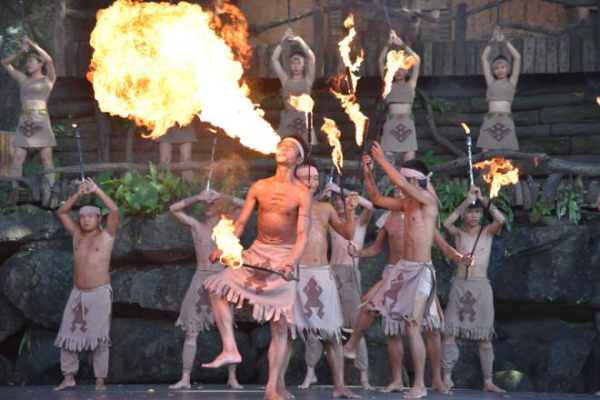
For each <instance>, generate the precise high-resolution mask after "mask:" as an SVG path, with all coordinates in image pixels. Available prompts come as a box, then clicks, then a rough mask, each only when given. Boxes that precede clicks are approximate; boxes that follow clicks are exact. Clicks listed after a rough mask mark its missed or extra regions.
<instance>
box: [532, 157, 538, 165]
mask: <svg viewBox="0 0 600 400" xmlns="http://www.w3.org/2000/svg"><path fill="white" fill-rule="evenodd" d="M538 164H539V160H538V158H537V156H535V157H533V165H534V166H535V167H537V166H538Z"/></svg>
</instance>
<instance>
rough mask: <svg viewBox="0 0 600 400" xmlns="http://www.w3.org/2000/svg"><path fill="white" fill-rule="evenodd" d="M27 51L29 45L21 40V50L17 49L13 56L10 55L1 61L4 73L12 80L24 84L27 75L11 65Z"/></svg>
mask: <svg viewBox="0 0 600 400" xmlns="http://www.w3.org/2000/svg"><path fill="white" fill-rule="evenodd" d="M28 49H29V45H28V44H27V43H26V42H25V40H23V45H22V46H21V48H20V49H19V51H18V52H16V53H15V54H12V55H10V56H8V57H6V58H4V59H3V60H2V66H3V67H4V69H5V70H6V72H8V74H9V75H10V76H11V77H12V78H13V79H14V80H16V81H18V82H25V81H26V80H27V75H25V74H24V73H22V72H21V71H19V70H17V69H16V68H15V67H14V66H13V63H14V62H15V60H16V59H17V57H19V56H20V55H22V54H25V53H26V52H27V50H28Z"/></svg>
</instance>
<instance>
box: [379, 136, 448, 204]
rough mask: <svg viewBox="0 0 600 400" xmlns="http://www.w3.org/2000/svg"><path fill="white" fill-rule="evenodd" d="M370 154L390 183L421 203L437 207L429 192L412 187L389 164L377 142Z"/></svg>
mask: <svg viewBox="0 0 600 400" xmlns="http://www.w3.org/2000/svg"><path fill="white" fill-rule="evenodd" d="M371 154H372V155H373V158H374V159H375V161H377V162H378V163H379V165H381V168H383V170H384V171H385V173H386V174H387V175H388V176H389V178H390V180H391V181H392V183H394V185H396V186H397V187H398V188H400V189H401V190H402V191H403V192H404V193H405V194H406V195H407V196H410V197H412V198H413V199H415V200H417V201H418V202H419V203H421V204H423V205H426V206H434V207H437V200H436V199H435V198H434V197H433V196H432V195H431V193H429V192H428V191H426V190H420V189H418V188H416V187H414V186H413V185H412V184H411V183H410V182H408V181H407V180H406V179H405V178H404V177H403V176H402V175H401V174H400V172H398V171H397V170H396V168H394V166H393V165H392V164H390V162H389V161H388V160H387V159H386V158H385V154H384V153H383V149H382V148H381V146H380V145H379V143H377V142H374V143H373V147H372V149H371ZM371 200H373V199H371ZM373 203H374V204H377V202H376V201H373ZM382 207H383V206H382Z"/></svg>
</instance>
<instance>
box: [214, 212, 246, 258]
mask: <svg viewBox="0 0 600 400" xmlns="http://www.w3.org/2000/svg"><path fill="white" fill-rule="evenodd" d="M212 240H214V241H215V243H216V244H217V247H218V248H219V250H221V251H222V252H223V254H222V255H221V257H220V259H219V261H221V263H222V264H224V265H227V266H230V267H232V268H234V269H235V268H240V267H241V266H242V264H243V263H244V261H243V260H242V250H244V248H243V247H242V245H241V244H240V238H238V237H237V236H236V235H235V234H234V227H233V221H232V220H230V219H229V218H227V217H226V216H225V215H221V220H220V221H219V223H218V224H217V225H216V226H215V227H214V228H213V231H212Z"/></svg>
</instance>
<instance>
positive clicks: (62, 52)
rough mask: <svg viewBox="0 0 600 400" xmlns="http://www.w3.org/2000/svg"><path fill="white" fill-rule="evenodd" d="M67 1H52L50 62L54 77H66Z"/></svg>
mask: <svg viewBox="0 0 600 400" xmlns="http://www.w3.org/2000/svg"><path fill="white" fill-rule="evenodd" d="M66 22H67V0H55V1H54V28H53V36H52V50H53V51H52V53H53V54H52V60H53V61H54V69H55V70H56V75H58V76H67V65H66V57H65V56H66V45H67V28H66Z"/></svg>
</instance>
